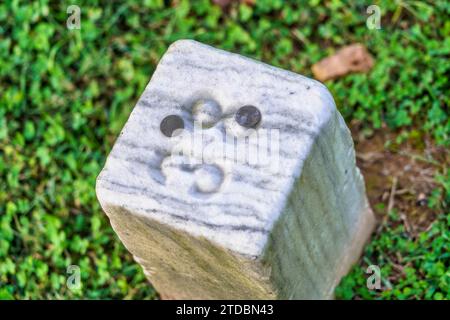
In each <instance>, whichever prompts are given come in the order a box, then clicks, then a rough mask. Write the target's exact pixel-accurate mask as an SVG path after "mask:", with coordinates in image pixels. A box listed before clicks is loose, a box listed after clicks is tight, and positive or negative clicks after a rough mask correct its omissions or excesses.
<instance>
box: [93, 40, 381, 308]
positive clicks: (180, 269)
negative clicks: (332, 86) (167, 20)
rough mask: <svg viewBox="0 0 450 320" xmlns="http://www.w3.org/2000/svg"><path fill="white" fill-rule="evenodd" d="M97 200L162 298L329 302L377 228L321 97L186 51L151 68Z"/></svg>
mask: <svg viewBox="0 0 450 320" xmlns="http://www.w3.org/2000/svg"><path fill="white" fill-rule="evenodd" d="M97 196H98V199H99V201H100V203H101V205H102V208H103V209H104V211H105V212H106V214H107V215H108V217H109V218H110V221H111V224H112V226H113V228H114V230H115V231H116V232H117V234H118V235H119V237H120V239H121V240H122V242H123V243H124V244H125V246H126V247H127V248H128V250H129V251H130V252H131V253H132V254H133V255H134V257H135V259H136V261H137V262H138V263H140V264H141V265H142V267H143V268H144V271H145V273H146V275H147V276H148V278H149V280H150V281H151V282H152V284H153V285H154V286H155V288H156V289H157V290H158V291H159V292H160V293H161V295H162V296H163V297H164V298H175V299H178V298H185V299H192V298H193V299H196V298H198V299H268V298H278V299H303V298H306V299H309V298H319V299H325V298H332V296H333V290H334V288H335V286H336V285H337V283H338V282H339V280H340V278H341V277H342V276H343V275H344V274H345V273H346V272H348V270H349V268H350V267H351V265H352V264H353V263H354V262H355V261H356V260H357V259H358V257H359V255H360V254H361V250H362V248H363V245H364V243H365V242H366V240H367V239H368V237H369V235H370V232H371V230H372V227H373V224H374V218H373V214H372V211H371V209H370V207H369V205H368V202H367V199H366V195H365V188H364V181H363V178H362V176H361V174H360V172H359V170H358V168H357V167H356V165H355V153H354V147H353V142H352V138H351V135H350V132H349V130H348V128H347V127H346V125H345V122H344V121H343V119H342V117H341V115H340V114H339V112H338V111H337V109H336V106H335V104H334V101H333V98H332V97H331V95H330V93H329V92H328V90H327V89H326V88H325V86H323V85H322V84H320V83H319V82H317V81H314V80H311V79H308V78H306V77H303V76H301V75H298V74H295V73H292V72H289V71H285V70H282V69H278V68H275V67H272V66H269V65H266V64H263V63H261V62H258V61H255V60H252V59H249V58H245V57H243V56H240V55H237V54H232V53H228V52H225V51H222V50H218V49H215V48H212V47H209V46H206V45H203V44H201V43H198V42H195V41H191V40H181V41H177V42H175V43H174V44H172V45H171V46H170V48H169V49H168V51H167V53H166V54H165V55H164V56H163V58H162V59H161V61H160V63H159V64H158V67H157V69H156V71H155V72H154V74H153V77H152V79H151V81H150V82H149V84H148V85H147V87H146V89H145V91H144V93H143V94H142V96H141V98H140V99H139V101H138V103H137V105H136V106H135V108H134V109H133V112H132V113H131V115H130V118H129V119H128V122H127V123H126V125H125V127H124V128H123V130H122V133H121V134H120V136H119V138H118V139H117V141H116V143H115V145H114V147H113V149H112V151H111V153H110V155H109V156H108V159H107V161H106V164H105V167H104V169H103V171H102V172H101V174H100V175H99V177H98V180H97Z"/></svg>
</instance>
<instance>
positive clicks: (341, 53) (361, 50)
mask: <svg viewBox="0 0 450 320" xmlns="http://www.w3.org/2000/svg"><path fill="white" fill-rule="evenodd" d="M373 63H374V61H373V58H372V56H371V55H370V53H369V52H368V51H367V49H366V47H365V46H363V45H362V44H360V43H355V44H351V45H349V46H345V47H343V48H341V49H339V50H338V51H337V52H336V53H335V54H333V55H332V56H329V57H326V58H324V59H322V60H320V61H319V62H317V63H316V64H314V65H313V66H312V72H313V74H314V77H315V78H316V79H317V80H319V81H326V80H330V79H336V78H339V77H342V76H345V75H346V74H349V73H352V72H368V71H369V70H370V69H372V67H373Z"/></svg>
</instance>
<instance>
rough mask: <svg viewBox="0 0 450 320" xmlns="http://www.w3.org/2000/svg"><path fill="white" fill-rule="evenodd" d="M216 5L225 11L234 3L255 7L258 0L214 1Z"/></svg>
mask: <svg viewBox="0 0 450 320" xmlns="http://www.w3.org/2000/svg"><path fill="white" fill-rule="evenodd" d="M212 2H213V3H214V4H217V5H218V6H220V7H221V8H222V9H225V8H226V7H228V6H229V5H230V4H231V3H232V2H240V3H243V4H246V5H248V6H254V5H255V3H256V0H212Z"/></svg>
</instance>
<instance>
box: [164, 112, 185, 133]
mask: <svg viewBox="0 0 450 320" xmlns="http://www.w3.org/2000/svg"><path fill="white" fill-rule="evenodd" d="M159 128H160V130H161V132H162V133H163V134H164V135H165V136H166V137H169V138H170V137H172V136H174V133H175V134H176V132H175V131H176V130H178V129H184V122H183V119H181V117H180V116H177V115H174V114H172V115H170V116H167V117H165V118H164V119H163V120H162V121H161V124H160V126H159Z"/></svg>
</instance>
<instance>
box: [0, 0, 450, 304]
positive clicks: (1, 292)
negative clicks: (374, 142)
mask: <svg viewBox="0 0 450 320" xmlns="http://www.w3.org/2000/svg"><path fill="white" fill-rule="evenodd" d="M372 2H375V3H376V4H378V5H379V6H380V8H381V13H382V22H381V26H382V29H381V30H369V29H368V28H367V27H366V19H367V17H368V14H367V13H366V8H367V6H369V5H370V4H372ZM71 4H76V5H78V6H79V7H80V8H81V30H68V29H67V28H66V19H67V18H68V14H67V13H66V10H67V7H68V6H69V5H71ZM449 13H450V4H449V2H448V1H445V0H442V1H429V2H422V1H406V0H402V1H369V2H367V1H351V2H350V1H349V2H348V3H346V2H344V1H336V0H331V1H321V0H310V1H281V0H257V1H256V4H254V5H253V6H251V5H245V4H239V3H233V4H232V5H231V7H230V8H229V9H228V10H225V11H223V10H222V9H221V8H220V7H218V6H217V5H213V4H211V1H209V0H198V1H186V0H178V1H175V0H174V1H162V0H144V1H135V0H133V1H106V0H105V1H46V0H41V1H17V0H5V1H2V3H1V4H0V299H1V298H3V299H13V298H17V299H22V298H30V299H38V298H52V299H53V298H62V299H67V298H87V299H93V298H146V299H152V298H155V297H156V293H155V291H154V290H153V289H151V287H149V286H148V285H147V283H146V281H145V277H144V276H143V273H142V271H141V270H140V268H139V267H138V266H137V264H136V263H134V262H133V261H132V259H131V257H130V255H129V254H128V253H127V252H126V250H125V249H124V247H123V246H122V245H121V243H120V241H119V240H118V239H117V237H116V236H115V235H114V233H113V231H112V230H111V227H110V226H109V223H108V221H107V219H106V216H105V215H103V213H102V212H101V209H100V207H99V205H98V203H97V200H96V197H95V190H94V186H95V179H96V176H97V174H98V173H99V172H100V169H101V167H102V165H103V163H104V160H105V156H106V155H107V154H108V152H109V150H110V148H111V146H112V144H113V142H114V139H115V137H116V136H117V134H118V133H119V131H120V129H121V127H122V126H123V124H124V122H125V121H126V119H127V117H128V115H129V113H130V111H131V108H132V107H133V106H134V104H135V102H136V100H137V98H138V97H139V95H140V93H142V91H143V89H144V87H145V85H146V84H147V82H148V81H149V79H150V77H151V74H152V72H153V70H154V68H155V66H156V64H157V62H158V59H159V58H160V57H161V55H162V54H163V53H164V51H165V50H166V48H167V47H168V45H169V44H170V43H172V42H173V41H175V40H177V39H180V38H193V39H197V40H200V41H202V42H205V43H208V44H211V45H214V46H217V47H220V48H223V49H226V50H231V51H235V52H239V53H241V54H244V55H247V56H250V57H253V58H256V59H260V60H263V61H265V62H267V63H270V64H273V65H277V66H280V67H283V68H285V69H290V70H293V71H296V72H299V73H302V74H306V75H310V71H309V70H310V66H311V65H312V64H313V63H315V62H317V61H318V60H320V59H321V58H323V57H325V56H327V55H328V54H331V53H332V52H334V50H335V49H336V48H339V47H341V46H343V45H346V44H349V43H353V42H362V43H364V44H365V45H366V46H367V47H368V48H369V50H370V51H371V53H372V54H373V55H374V57H375V59H376V64H375V67H374V69H373V70H372V71H371V72H370V73H369V74H367V75H361V74H355V75H350V76H348V77H345V78H342V79H340V80H337V81H334V82H329V83H327V85H328V87H329V88H330V90H331V91H332V93H333V95H334V97H335V99H336V103H337V105H338V106H339V108H340V111H341V112H342V114H343V115H344V116H345V117H346V119H347V120H352V119H358V120H360V121H361V122H362V125H363V127H364V130H372V129H376V128H380V127H381V126H382V124H383V123H385V124H387V125H388V126H389V127H390V128H392V129H397V130H399V132H400V134H399V139H400V140H402V139H403V140H404V139H409V138H411V137H413V138H414V137H415V138H417V137H419V139H420V137H421V136H422V135H423V134H424V133H425V132H427V133H429V134H431V135H432V136H433V139H434V141H435V143H436V144H437V145H445V146H449V145H450V139H449V132H450V120H449V116H448V111H449V110H448V108H449V95H448V92H449V82H448V75H449V74H450V65H449V56H450V36H449V35H450V20H449V19H448V17H449ZM436 179H437V182H438V185H439V186H440V188H438V189H436V190H435V192H434V193H433V199H434V200H433V201H432V202H431V203H430V205H431V206H432V207H433V208H434V209H435V210H436V211H439V212H440V213H441V214H440V217H441V218H439V219H438V220H437V221H436V222H435V223H434V224H433V227H432V228H431V229H430V230H429V231H427V232H424V233H423V234H422V235H421V236H420V237H419V238H418V239H412V238H410V237H408V235H406V234H405V232H404V230H402V229H401V228H402V227H401V226H399V227H396V228H392V227H391V226H390V225H389V224H386V225H384V226H383V230H384V231H383V233H382V234H381V236H380V237H378V238H376V239H374V240H373V242H372V243H371V245H370V246H369V247H368V248H367V250H366V253H365V257H364V259H365V260H366V261H367V262H370V263H375V264H379V265H380V266H383V267H382V272H383V274H389V272H390V271H391V268H392V266H391V265H390V262H389V259H388V258H387V257H388V256H389V254H390V253H395V252H401V253H402V254H404V255H405V256H406V257H407V259H409V260H410V261H411V263H410V266H409V267H408V268H407V270H406V273H407V277H405V278H403V279H401V280H399V281H398V283H391V284H390V285H391V287H392V290H387V291H383V292H380V291H368V290H367V289H366V286H365V281H366V277H367V276H366V275H365V274H364V270H363V269H361V267H359V268H355V269H354V271H353V272H352V273H351V274H350V275H349V276H348V277H346V278H345V279H344V280H343V282H342V284H341V286H340V287H339V288H338V290H337V296H338V297H340V298H355V297H363V298H400V299H403V298H429V299H431V298H435V299H449V298H450V271H449V269H450V267H449V260H450V256H449V252H450V245H449V242H450V240H449V239H450V233H449V229H450V228H449V227H450V214H449V213H448V212H449V211H448V208H449V207H448V204H449V199H450V182H449V180H450V176H449V175H448V174H447V173H444V172H441V173H438V174H437V176H436ZM395 219H396V217H395V213H394V214H393V215H392V217H391V220H392V221H395ZM71 264H75V265H79V266H80V268H81V280H82V287H81V289H79V290H74V291H70V290H68V289H67V286H66V280H67V274H66V268H67V266H68V265H71ZM384 281H387V280H386V279H384Z"/></svg>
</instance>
